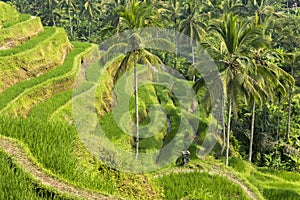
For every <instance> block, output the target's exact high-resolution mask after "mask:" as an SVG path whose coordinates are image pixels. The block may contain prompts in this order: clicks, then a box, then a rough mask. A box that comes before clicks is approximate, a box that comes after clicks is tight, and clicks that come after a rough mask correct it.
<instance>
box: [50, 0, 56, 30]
mask: <svg viewBox="0 0 300 200" xmlns="http://www.w3.org/2000/svg"><path fill="white" fill-rule="evenodd" d="M49 10H50V12H51V19H52V23H53V26H56V24H55V19H54V13H53V12H54V10H53V8H52V0H50V1H49Z"/></svg>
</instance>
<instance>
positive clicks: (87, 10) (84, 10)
mask: <svg viewBox="0 0 300 200" xmlns="http://www.w3.org/2000/svg"><path fill="white" fill-rule="evenodd" d="M82 3H83V5H82V6H81V10H80V15H81V16H86V17H87V19H88V37H89V39H91V29H92V21H93V18H94V14H95V13H99V14H100V9H99V5H98V3H97V2H95V1H93V0H85V1H83V2H82Z"/></svg>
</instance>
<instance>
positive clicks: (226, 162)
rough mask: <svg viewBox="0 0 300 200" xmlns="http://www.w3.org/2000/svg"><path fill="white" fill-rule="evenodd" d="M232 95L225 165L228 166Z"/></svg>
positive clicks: (229, 106)
mask: <svg viewBox="0 0 300 200" xmlns="http://www.w3.org/2000/svg"><path fill="white" fill-rule="evenodd" d="M231 104H232V102H231V97H229V102H228V123H227V142H226V161H225V165H226V166H228V157H229V137H230V121H231V106H232V105H231Z"/></svg>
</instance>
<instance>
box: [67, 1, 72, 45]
mask: <svg viewBox="0 0 300 200" xmlns="http://www.w3.org/2000/svg"><path fill="white" fill-rule="evenodd" d="M70 6H71V5H70V2H69V5H68V15H69V21H70V36H71V38H72V39H73V24H72V18H71V10H70Z"/></svg>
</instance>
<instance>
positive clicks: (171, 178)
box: [157, 172, 249, 200]
mask: <svg viewBox="0 0 300 200" xmlns="http://www.w3.org/2000/svg"><path fill="white" fill-rule="evenodd" d="M157 181H158V184H159V185H160V186H161V187H162V188H163V191H164V195H165V196H164V199H215V200H217V199H249V198H248V197H247V195H246V194H245V192H244V191H243V190H242V189H241V188H240V187H239V186H238V185H236V184H234V183H232V182H230V181H229V180H228V179H226V178H224V177H221V176H217V175H209V174H207V173H199V172H192V173H178V174H170V175H167V176H163V177H160V178H158V179H157Z"/></svg>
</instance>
